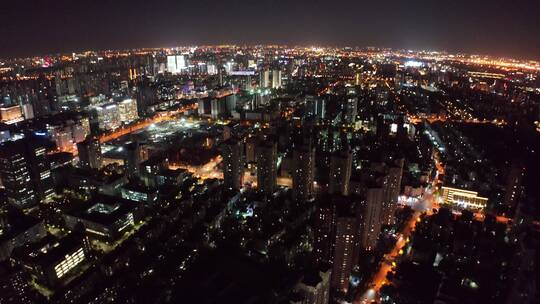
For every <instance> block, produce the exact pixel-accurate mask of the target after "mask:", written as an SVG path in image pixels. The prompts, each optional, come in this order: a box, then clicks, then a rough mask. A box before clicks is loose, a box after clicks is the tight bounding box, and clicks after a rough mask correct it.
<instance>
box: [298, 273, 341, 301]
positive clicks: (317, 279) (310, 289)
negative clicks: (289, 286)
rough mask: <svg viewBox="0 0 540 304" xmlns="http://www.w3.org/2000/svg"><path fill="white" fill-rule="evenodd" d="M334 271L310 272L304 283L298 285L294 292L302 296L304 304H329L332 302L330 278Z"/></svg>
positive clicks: (306, 275) (303, 280) (305, 276)
mask: <svg viewBox="0 0 540 304" xmlns="http://www.w3.org/2000/svg"><path fill="white" fill-rule="evenodd" d="M331 274H332V271H331V270H330V269H328V270H326V271H316V272H314V271H309V272H308V273H306V274H305V275H304V278H303V279H302V281H301V282H300V283H298V284H296V286H295V288H294V291H295V292H296V293H298V294H299V295H300V296H301V299H300V301H297V302H293V303H302V304H328V303H329V300H330V278H331Z"/></svg>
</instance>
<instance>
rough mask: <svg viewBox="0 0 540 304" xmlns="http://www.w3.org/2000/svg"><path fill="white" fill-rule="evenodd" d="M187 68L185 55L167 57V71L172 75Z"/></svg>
mask: <svg viewBox="0 0 540 304" xmlns="http://www.w3.org/2000/svg"><path fill="white" fill-rule="evenodd" d="M186 67H187V65H186V58H185V56H184V55H170V56H167V71H168V72H169V73H172V74H178V73H181V72H182V71H183V70H185V69H186Z"/></svg>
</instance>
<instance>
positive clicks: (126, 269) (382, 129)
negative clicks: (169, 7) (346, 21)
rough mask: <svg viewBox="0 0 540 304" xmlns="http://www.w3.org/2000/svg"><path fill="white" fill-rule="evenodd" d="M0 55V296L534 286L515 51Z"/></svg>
mask: <svg viewBox="0 0 540 304" xmlns="http://www.w3.org/2000/svg"><path fill="white" fill-rule="evenodd" d="M0 66H1V67H2V69H0V98H1V100H0V121H1V123H0V180H1V186H2V187H1V189H0V197H1V200H0V203H1V204H0V273H1V274H2V276H1V277H0V303H4V302H5V303H35V302H52V303H96V304H97V303H194V302H203V303H215V302H218V301H219V302H222V303H295V304H296V303H309V304H311V303H313V304H323V303H371V302H373V301H375V302H376V303H535V301H536V297H538V295H539V294H540V293H539V286H540V285H539V284H538V282H539V281H538V276H537V273H538V271H536V270H538V265H540V263H539V262H538V256H539V255H538V249H537V248H538V240H539V238H538V234H539V233H540V225H539V224H538V223H539V222H538V219H539V218H540V217H539V215H540V209H539V208H538V206H537V205H536V204H535V202H536V201H537V200H538V199H540V190H539V189H538V187H537V185H536V183H537V182H538V180H539V178H540V176H539V175H538V172H540V171H539V170H538V168H539V166H538V165H539V163H538V157H537V154H538V152H539V151H540V140H539V138H540V132H539V130H540V123H539V121H540V74H539V73H538V71H539V69H538V67H537V66H534V65H530V64H527V65H525V64H517V63H516V61H510V62H508V61H504V60H495V59H493V60H487V59H485V58H478V57H476V56H466V55H452V54H446V53H441V52H437V53H434V52H412V51H394V50H387V49H385V50H379V49H372V48H369V49H360V48H339V49H338V48H303V47H297V48H289V47H281V46H254V47H238V46H220V47H213V46H203V47H189V48H188V47H182V48H172V49H138V50H129V51H104V52H84V53H73V54H71V55H54V56H46V57H39V58H38V57H35V58H24V59H10V60H0ZM535 186H536V187H535Z"/></svg>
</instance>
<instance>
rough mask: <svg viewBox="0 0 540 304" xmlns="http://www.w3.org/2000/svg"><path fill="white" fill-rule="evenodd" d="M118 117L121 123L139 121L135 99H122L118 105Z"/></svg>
mask: <svg viewBox="0 0 540 304" xmlns="http://www.w3.org/2000/svg"><path fill="white" fill-rule="evenodd" d="M118 115H119V118H120V121H121V122H122V123H130V122H132V121H135V120H137V119H139V112H138V109H137V100H136V99H131V98H128V99H124V100H122V101H120V102H119V103H118Z"/></svg>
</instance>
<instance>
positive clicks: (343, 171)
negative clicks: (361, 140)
mask: <svg viewBox="0 0 540 304" xmlns="http://www.w3.org/2000/svg"><path fill="white" fill-rule="evenodd" d="M351 173H352V151H350V150H342V151H338V152H335V153H333V154H332V156H331V157H330V177H329V181H328V193H330V194H333V193H339V194H341V195H348V194H349V182H350V179H351Z"/></svg>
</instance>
